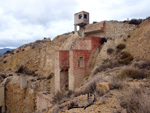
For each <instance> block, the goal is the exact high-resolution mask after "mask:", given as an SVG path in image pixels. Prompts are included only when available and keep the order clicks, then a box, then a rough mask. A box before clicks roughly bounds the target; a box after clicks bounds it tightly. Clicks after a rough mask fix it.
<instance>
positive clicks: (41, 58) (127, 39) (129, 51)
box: [0, 19, 150, 113]
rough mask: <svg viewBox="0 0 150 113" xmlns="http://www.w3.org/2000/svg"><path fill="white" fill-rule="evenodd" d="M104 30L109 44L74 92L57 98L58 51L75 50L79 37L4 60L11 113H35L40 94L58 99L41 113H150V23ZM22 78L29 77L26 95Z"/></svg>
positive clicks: (1, 68) (31, 47)
mask: <svg viewBox="0 0 150 113" xmlns="http://www.w3.org/2000/svg"><path fill="white" fill-rule="evenodd" d="M109 25H111V27H110V28H109ZM106 27H107V29H108V31H107V32H106V34H105V36H106V37H105V39H106V40H107V42H105V43H104V44H103V45H102V46H101V47H100V48H98V49H97V50H96V52H95V53H94V54H93V56H92V58H91V60H90V62H89V65H88V75H87V76H86V77H85V78H84V80H83V82H82V84H81V86H80V87H79V88H78V89H76V90H75V91H66V92H58V93H57V94H54V57H55V50H58V49H61V50H68V49H70V48H71V45H72V43H73V42H74V40H75V39H76V38H80V37H79V36H78V34H77V33H75V34H72V33H71V34H67V35H60V36H57V37H56V38H55V39H54V40H52V41H51V40H50V39H43V40H38V41H35V42H33V43H30V44H26V45H23V46H21V47H19V48H17V49H15V50H12V51H9V52H6V53H5V54H4V55H3V56H2V57H0V83H2V85H4V86H5V90H6V91H5V92H6V94H5V96H6V97H5V98H6V108H7V111H8V112H12V113H30V112H35V111H36V109H37V108H36V102H37V100H36V95H37V93H38V92H43V91H44V92H45V91H47V92H49V93H52V94H53V95H54V96H53V98H52V103H53V105H52V106H50V107H49V108H48V109H43V110H42V111H41V112H42V113H59V112H65V113H74V112H75V113H150V98H149V96H150V95H149V94H150V82H149V80H150V61H149V58H150V54H149V51H150V46H149V39H150V33H149V32H150V19H147V20H145V21H143V22H142V23H141V24H140V25H138V26H137V25H129V24H127V23H123V22H113V21H112V22H108V25H107V26H106ZM120 29H121V30H120ZM20 76H26V77H27V81H28V85H27V87H26V88H25V89H21V88H20V82H19V81H20ZM127 97H128V98H127ZM37 112H38V111H37Z"/></svg>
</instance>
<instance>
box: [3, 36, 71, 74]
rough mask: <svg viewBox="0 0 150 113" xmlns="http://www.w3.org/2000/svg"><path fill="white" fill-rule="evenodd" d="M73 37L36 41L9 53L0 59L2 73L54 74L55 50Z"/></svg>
mask: <svg viewBox="0 0 150 113" xmlns="http://www.w3.org/2000/svg"><path fill="white" fill-rule="evenodd" d="M71 36H72V34H69V35H60V36H57V37H56V38H55V39H54V40H53V41H51V40H47V39H45V40H39V41H35V42H34V43H30V44H26V45H23V46H21V47H19V48H17V49H16V50H13V51H11V52H8V53H7V54H5V55H4V56H3V57H2V58H1V59H0V71H1V72H2V71H5V72H8V71H11V72H19V73H26V74H29V75H34V74H35V75H43V76H48V75H50V74H51V73H53V72H54V57H55V56H54V54H55V50H58V49H59V48H60V47H61V45H63V43H64V42H65V41H66V40H67V39H68V38H70V37H71Z"/></svg>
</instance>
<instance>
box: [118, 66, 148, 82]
mask: <svg viewBox="0 0 150 113" xmlns="http://www.w3.org/2000/svg"><path fill="white" fill-rule="evenodd" d="M117 77H118V79H120V80H124V79H126V78H127V77H130V78H133V79H143V78H145V77H147V74H145V73H144V72H143V71H142V70H139V69H137V68H132V67H126V68H125V69H123V70H122V71H121V73H120V74H119V75H118V76H117Z"/></svg>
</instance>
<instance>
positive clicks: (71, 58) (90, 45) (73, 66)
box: [55, 37, 101, 92]
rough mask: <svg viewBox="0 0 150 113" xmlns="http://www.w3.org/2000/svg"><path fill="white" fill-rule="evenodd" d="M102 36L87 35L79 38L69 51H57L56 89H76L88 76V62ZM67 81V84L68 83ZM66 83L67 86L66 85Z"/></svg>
mask: <svg viewBox="0 0 150 113" xmlns="http://www.w3.org/2000/svg"><path fill="white" fill-rule="evenodd" d="M100 42H101V38H99V37H86V38H81V39H77V40H76V41H75V42H74V43H73V44H72V49H71V50H69V51H63V50H60V51H56V53H55V55H56V57H55V91H56V92H57V91H59V90H63V89H67V87H68V88H69V89H70V90H74V89H75V88H76V87H78V86H79V85H80V84H81V82H82V80H83V78H84V77H85V76H86V71H87V65H88V62H89V60H90V58H91V56H92V54H93V52H94V51H95V49H96V48H98V47H100V44H101V43H100ZM66 82H67V84H66ZM64 84H65V86H64Z"/></svg>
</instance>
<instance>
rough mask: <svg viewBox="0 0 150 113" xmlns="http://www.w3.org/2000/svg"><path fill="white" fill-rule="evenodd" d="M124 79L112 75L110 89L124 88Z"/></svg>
mask: <svg viewBox="0 0 150 113" xmlns="http://www.w3.org/2000/svg"><path fill="white" fill-rule="evenodd" d="M124 85H125V84H124V81H121V80H120V79H118V78H117V77H112V78H111V81H110V89H122V88H123V87H124Z"/></svg>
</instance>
